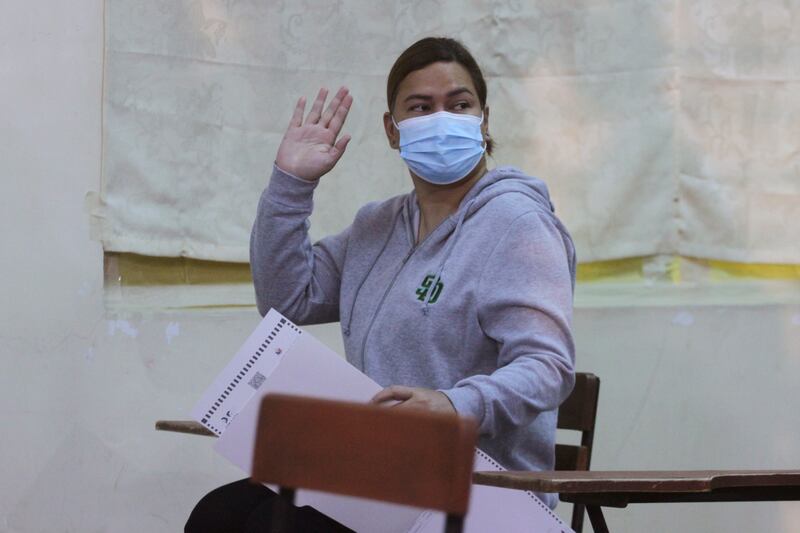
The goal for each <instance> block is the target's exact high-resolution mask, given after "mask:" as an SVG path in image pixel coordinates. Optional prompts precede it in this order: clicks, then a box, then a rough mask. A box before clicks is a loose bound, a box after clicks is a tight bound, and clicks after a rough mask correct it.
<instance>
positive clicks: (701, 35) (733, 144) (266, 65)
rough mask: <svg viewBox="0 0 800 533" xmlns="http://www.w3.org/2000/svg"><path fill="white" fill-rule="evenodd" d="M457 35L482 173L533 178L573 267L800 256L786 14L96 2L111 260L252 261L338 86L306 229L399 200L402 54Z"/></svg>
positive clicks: (696, 7) (713, 5)
mask: <svg viewBox="0 0 800 533" xmlns="http://www.w3.org/2000/svg"><path fill="white" fill-rule="evenodd" d="M429 35H448V36H453V37H456V38H458V39H461V40H462V41H463V42H464V43H465V44H466V45H467V46H468V47H469V48H470V49H471V51H472V52H473V54H474V55H475V56H476V58H477V59H478V62H479V63H480V64H481V66H482V68H483V69H484V73H485V75H486V76H487V80H488V85H489V107H490V131H491V133H492V135H493V137H494V138H495V139H496V140H497V142H498V147H497V151H496V154H495V156H494V162H493V163H492V164H494V165H506V164H511V165H515V166H519V167H520V168H522V169H523V170H525V171H526V172H528V173H530V174H533V175H536V176H539V177H541V178H543V179H544V180H545V181H546V182H547V183H548V184H549V186H550V189H551V192H552V195H553V199H554V203H555V205H556V211H557V213H558V215H559V216H560V217H561V218H562V219H563V220H564V221H565V223H566V224H567V226H568V228H569V229H570V231H571V232H572V234H573V237H574V238H575V241H576V245H577V249H578V256H579V260H581V261H583V262H585V261H594V260H604V259H615V258H621V257H629V256H641V255H650V254H656V253H677V254H682V255H691V256H698V257H707V258H717V259H725V260H729V261H742V262H773V263H800V3H799V2H796V1H788V0H787V1H782V0H761V1H758V0H750V1H732V0H697V1H680V2H679V1H675V0H673V1H667V0H664V1H653V0H626V1H623V0H580V1H574V2H563V1H562V0H547V1H544V0H540V1H522V0H506V1H464V0H339V1H318V0H305V1H298V0H285V1H263V0H201V1H199V0H180V1H178V0H160V1H158V0H145V1H143V0H107V3H106V69H105V94H104V157H103V186H102V191H101V194H100V197H99V201H98V202H97V204H96V205H95V206H94V208H93V215H94V218H95V222H96V226H97V229H98V230H99V232H100V233H99V234H100V238H101V239H102V241H103V244H104V246H105V249H106V250H109V251H128V252H135V253H140V254H147V255H157V256H187V257H193V258H200V259H212V260H224V261H247V260H248V252H247V250H248V236H249V231H250V225H251V222H252V220H253V217H254V214H255V208H256V204H257V200H258V197H259V194H260V192H261V190H262V189H263V187H264V186H265V184H266V181H267V179H268V176H269V174H270V170H271V166H272V162H273V159H274V157H275V153H276V150H277V147H278V143H279V142H280V139H281V136H282V134H283V131H284V129H285V127H286V124H287V122H288V119H289V117H290V115H291V110H292V107H293V105H294V102H295V101H296V99H297V97H298V96H300V95H303V94H305V95H306V96H308V97H309V98H313V96H314V94H315V93H316V91H317V89H318V88H319V87H320V86H326V87H329V88H330V89H331V90H332V91H333V90H335V89H336V88H337V87H338V86H339V85H347V86H348V87H349V88H350V89H351V92H352V93H353V96H354V107H353V109H352V111H351V114H350V117H349V118H348V121H347V123H346V125H345V129H344V130H345V131H346V132H349V133H350V134H352V135H353V141H352V142H351V143H350V146H349V147H348V151H347V153H346V154H345V156H344V157H343V159H342V160H341V161H340V163H339V165H338V166H337V167H336V168H335V169H334V170H333V172H331V174H329V175H327V176H325V177H324V178H323V182H322V183H321V184H320V186H319V188H318V189H317V195H316V197H315V205H316V207H315V212H314V215H313V216H312V236H313V237H316V238H318V237H320V236H323V235H326V234H329V233H332V232H336V231H339V230H341V229H343V228H344V227H345V226H346V225H347V224H349V223H350V221H351V220H352V218H353V215H354V214H355V212H356V210H357V209H358V207H359V206H361V205H363V204H364V203H365V202H367V201H370V200H377V199H381V198H386V197H388V196H391V195H394V194H399V193H402V192H406V191H408V190H410V188H411V181H410V178H409V177H408V173H407V170H406V168H405V166H404V164H403V163H402V160H401V159H400V158H399V156H398V155H397V153H396V152H394V151H392V150H390V149H389V147H388V145H387V142H386V140H385V136H384V133H383V128H382V119H381V117H382V114H383V112H384V111H385V110H386V101H385V83H386V76H387V74H388V71H389V69H390V67H391V65H392V63H393V62H394V60H395V58H396V57H397V55H398V54H399V53H400V52H401V51H402V50H403V49H404V48H405V47H407V46H408V45H410V44H411V43H413V42H414V41H415V40H417V39H419V38H422V37H424V36H429Z"/></svg>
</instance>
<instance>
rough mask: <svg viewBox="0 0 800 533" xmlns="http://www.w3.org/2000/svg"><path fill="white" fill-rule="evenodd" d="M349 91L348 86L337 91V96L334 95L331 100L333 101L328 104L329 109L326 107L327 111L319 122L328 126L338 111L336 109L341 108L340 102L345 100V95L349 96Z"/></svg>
mask: <svg viewBox="0 0 800 533" xmlns="http://www.w3.org/2000/svg"><path fill="white" fill-rule="evenodd" d="M347 92H348V91H347V87H341V88H340V89H339V90H338V91H337V92H336V96H334V97H333V99H332V100H331V103H330V104H328V107H327V109H325V112H324V113H323V114H322V118H320V121H319V123H320V124H321V125H322V126H324V127H326V128H327V127H328V124H329V123H330V121H331V119H332V118H333V115H334V114H335V113H336V110H337V109H338V108H339V104H341V103H342V100H344V98H345V96H347Z"/></svg>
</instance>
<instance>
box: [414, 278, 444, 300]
mask: <svg viewBox="0 0 800 533" xmlns="http://www.w3.org/2000/svg"><path fill="white" fill-rule="evenodd" d="M435 279H436V276H435V275H433V274H428V275H427V276H425V279H423V280H422V284H421V285H420V286H419V288H418V289H417V300H419V301H420V302H424V301H425V300H426V298H427V297H428V291H431V299H430V300H428V303H429V304H435V303H436V300H438V299H439V295H440V294H442V289H444V284H443V283H442V280H441V278H440V279H439V281H437V282H436V285H433V280H435ZM431 285H433V288H431Z"/></svg>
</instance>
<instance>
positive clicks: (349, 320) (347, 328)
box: [342, 205, 403, 337]
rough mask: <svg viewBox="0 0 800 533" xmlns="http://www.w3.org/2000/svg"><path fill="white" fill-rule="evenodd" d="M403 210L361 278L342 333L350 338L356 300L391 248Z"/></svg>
mask: <svg viewBox="0 0 800 533" xmlns="http://www.w3.org/2000/svg"><path fill="white" fill-rule="evenodd" d="M402 210H403V206H402V205H401V206H400V208H399V209H398V210H397V211H395V213H394V216H392V223H391V224H390V225H389V231H388V232H387V234H386V240H385V241H384V242H383V246H381V250H380V252H378V255H377V256H376V257H375V260H374V261H372V264H371V265H370V267H369V269H367V273H366V274H364V277H362V278H361V281H360V282H359V283H358V287H357V288H356V292H355V294H354V295H353V303H351V304H350V313H349V314H348V316H347V326H345V328H344V330H342V333H343V334H344V335H345V336H346V337H349V336H350V325H351V324H352V323H353V311H354V310H355V308H356V300H357V299H358V293H359V292H361V287H363V286H364V283H365V282H366V281H367V278H368V277H369V275H370V274H371V273H372V269H373V268H375V264H376V263H377V262H378V260H379V259H380V258H381V256H382V255H383V252H384V251H385V250H386V247H387V246H389V241H390V240H392V234H393V233H394V226H395V224H397V217H398V216H400V212H401V211H402Z"/></svg>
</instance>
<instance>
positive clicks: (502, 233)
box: [250, 167, 575, 507]
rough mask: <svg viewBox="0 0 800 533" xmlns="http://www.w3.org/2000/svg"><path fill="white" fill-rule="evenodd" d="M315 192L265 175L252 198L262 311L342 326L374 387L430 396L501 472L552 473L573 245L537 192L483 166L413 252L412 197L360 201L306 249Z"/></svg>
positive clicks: (570, 353)
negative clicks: (342, 225)
mask: <svg viewBox="0 0 800 533" xmlns="http://www.w3.org/2000/svg"><path fill="white" fill-rule="evenodd" d="M315 187H316V182H309V181H305V180H301V179H299V178H296V177H294V176H291V175H289V174H287V173H285V172H283V171H282V170H281V169H279V168H277V167H275V168H274V169H273V173H272V177H271V179H270V183H269V186H268V187H267V189H266V190H265V191H264V193H263V194H262V196H261V200H260V202H259V206H258V215H257V217H256V221H255V224H254V226H253V231H252V234H251V240H250V265H251V269H252V273H253V280H254V283H255V290H256V301H257V302H258V308H259V311H260V312H261V314H262V315H263V314H264V313H266V311H267V310H268V309H269V308H270V307H274V308H275V309H277V310H278V311H280V312H281V313H283V314H284V315H286V316H287V317H288V318H289V319H291V320H293V321H295V322H297V323H298V324H313V323H321V322H335V321H340V322H341V327H342V334H343V335H344V345H345V351H346V356H347V360H348V361H349V362H350V363H351V364H353V365H354V366H356V367H357V368H359V369H360V370H361V371H363V372H364V373H366V374H367V375H369V376H370V377H371V378H372V379H374V380H375V381H377V382H378V383H379V384H380V385H382V386H388V385H393V384H396V385H407V386H412V387H426V388H430V389H437V390H440V391H442V392H444V393H445V394H446V395H447V396H448V398H449V399H450V401H451V402H452V404H453V406H454V407H455V408H456V410H457V411H458V412H459V413H460V414H462V415H467V416H472V417H474V418H475V419H476V420H477V421H478V422H479V424H480V442H479V446H480V447H481V448H482V449H484V450H485V451H486V452H487V453H488V454H489V455H491V456H493V457H494V458H495V459H496V460H497V461H498V462H500V464H502V465H503V466H504V467H505V468H507V469H510V470H550V469H552V468H553V462H554V453H555V451H554V450H555V432H556V418H557V412H558V411H557V409H558V406H559V404H560V403H561V402H562V401H563V400H564V399H565V398H566V397H567V396H568V395H569V393H570V391H571V390H572V386H573V384H574V361H575V350H574V345H573V340H572V333H571V331H570V324H571V320H572V296H573V289H574V282H575V250H574V247H573V244H572V239H571V238H570V236H569V234H568V233H567V231H566V229H565V228H564V226H563V225H562V224H561V222H560V221H559V220H558V219H557V218H556V217H555V215H554V214H553V206H552V204H551V203H550V199H549V195H548V192H547V187H546V185H545V184H544V183H543V182H542V181H541V180H539V179H536V178H532V177H529V176H526V175H525V174H523V173H522V172H520V171H519V170H517V169H514V168H511V167H501V168H497V169H495V170H492V171H490V172H488V173H487V174H486V175H484V176H483V177H482V178H481V179H480V180H479V181H478V182H477V183H476V184H475V185H474V186H473V187H472V189H471V190H470V191H469V192H468V193H467V195H466V196H465V197H464V199H463V200H462V202H461V205H460V206H459V208H458V210H457V211H456V212H455V213H454V214H452V215H451V216H450V217H448V218H447V219H445V220H444V221H443V222H442V223H441V224H440V225H439V226H438V227H436V228H435V229H434V230H433V231H432V232H431V233H430V234H429V235H428V236H427V237H426V238H425V239H424V240H422V241H421V242H420V243H419V244H417V245H416V246H415V240H416V239H415V231H414V225H415V223H414V221H415V219H416V218H417V217H418V209H419V208H418V205H417V201H416V196H415V194H414V193H413V192H412V193H409V194H406V195H401V196H397V197H394V198H390V199H388V200H386V201H383V202H375V203H370V204H367V205H366V206H364V207H363V208H361V210H359V212H358V214H357V215H356V218H355V220H354V221H353V224H352V225H351V226H350V227H349V228H347V229H345V230H344V231H343V232H341V233H339V234H338V235H333V236H330V237H326V238H324V239H322V240H320V241H319V242H317V243H316V244H314V245H313V246H312V245H311V243H310V241H309V237H308V217H309V215H310V214H311V211H312V206H313V202H312V196H313V192H314V188H315ZM539 496H540V497H541V498H542V499H543V500H544V501H545V502H546V503H547V504H548V505H550V506H551V507H554V506H555V503H556V498H555V495H552V494H549V495H539Z"/></svg>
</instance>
